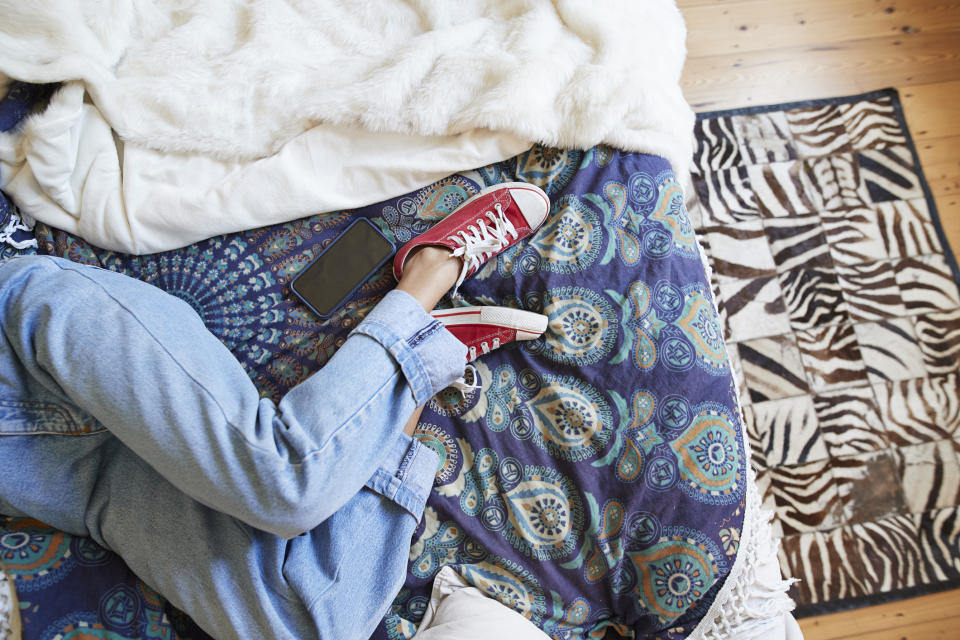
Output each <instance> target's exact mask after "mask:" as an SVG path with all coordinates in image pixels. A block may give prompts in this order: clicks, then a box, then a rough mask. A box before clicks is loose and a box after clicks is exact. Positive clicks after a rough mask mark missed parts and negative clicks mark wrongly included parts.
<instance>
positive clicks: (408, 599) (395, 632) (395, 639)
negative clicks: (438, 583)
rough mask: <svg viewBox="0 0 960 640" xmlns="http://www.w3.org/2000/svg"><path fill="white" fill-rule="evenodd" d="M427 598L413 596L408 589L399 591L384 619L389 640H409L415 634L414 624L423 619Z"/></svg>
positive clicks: (415, 627) (415, 626)
mask: <svg viewBox="0 0 960 640" xmlns="http://www.w3.org/2000/svg"><path fill="white" fill-rule="evenodd" d="M428 603H429V598H427V597H426V596H414V595H412V594H411V593H410V590H409V589H406V588H404V589H401V590H400V593H398V594H397V596H396V597H395V598H394V599H393V603H391V605H390V610H389V611H388V612H387V615H386V616H385V617H384V619H383V621H384V627H385V628H386V632H387V638H388V639H389V640H410V639H411V638H413V636H414V635H416V633H417V625H416V623H417V622H419V621H420V620H422V619H423V615H424V613H426V610H427V604H428Z"/></svg>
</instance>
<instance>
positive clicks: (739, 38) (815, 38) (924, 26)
mask: <svg viewBox="0 0 960 640" xmlns="http://www.w3.org/2000/svg"><path fill="white" fill-rule="evenodd" d="M683 15H684V18H685V19H686V22H687V28H688V31H689V32H690V33H691V34H705V33H709V34H710V35H709V37H690V38H688V39H687V52H688V55H689V56H690V57H698V56H704V55H718V54H725V53H745V52H749V51H759V50H765V49H782V48H786V47H804V46H822V45H832V44H835V43H838V42H850V41H853V40H866V39H871V38H882V37H886V36H891V35H901V36H907V35H913V34H916V33H919V32H931V31H956V30H957V29H960V1H958V0H951V1H948V2H945V1H944V0H806V1H805V2H803V3H797V2H794V1H792V0H741V1H740V2H737V3H730V2H727V3H723V4H718V3H710V4H701V5H698V6H688V7H687V8H685V9H683Z"/></svg>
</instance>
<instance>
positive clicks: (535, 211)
mask: <svg viewBox="0 0 960 640" xmlns="http://www.w3.org/2000/svg"><path fill="white" fill-rule="evenodd" d="M510 197H511V198H513V201H514V202H515V203H516V204H517V207H518V208H519V209H520V213H521V214H523V218H524V220H526V221H527V224H528V225H530V228H531V229H536V228H537V227H539V226H540V225H541V224H543V221H544V220H546V218H547V214H548V213H550V200H549V199H548V198H547V195H546V194H545V193H543V191H541V190H539V189H536V190H534V189H510Z"/></svg>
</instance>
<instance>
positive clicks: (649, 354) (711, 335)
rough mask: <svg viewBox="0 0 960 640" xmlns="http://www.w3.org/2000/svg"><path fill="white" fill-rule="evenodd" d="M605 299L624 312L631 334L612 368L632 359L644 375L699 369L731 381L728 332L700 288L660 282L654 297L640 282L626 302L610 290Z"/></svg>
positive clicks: (633, 287) (623, 297) (613, 360)
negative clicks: (658, 368)
mask: <svg viewBox="0 0 960 640" xmlns="http://www.w3.org/2000/svg"><path fill="white" fill-rule="evenodd" d="M606 294H607V295H608V296H610V297H611V298H612V299H613V300H614V301H615V302H616V303H617V304H618V305H619V306H620V309H621V314H622V320H621V322H622V324H623V326H624V328H625V331H626V333H627V335H626V336H625V337H626V339H625V340H624V342H623V345H622V346H621V348H620V352H619V353H617V355H615V356H614V358H613V359H612V360H611V361H610V363H611V364H618V363H620V362H622V361H623V360H625V359H626V358H627V357H628V356H632V359H633V363H634V365H635V366H636V367H637V368H638V369H640V370H646V369H652V368H653V367H655V366H656V365H657V364H660V365H662V367H663V368H665V369H666V370H667V371H669V372H673V373H684V372H687V371H689V370H690V369H692V368H693V367H694V366H700V367H701V368H702V369H703V370H705V371H706V372H707V373H709V374H711V375H714V376H726V375H728V373H729V364H728V361H727V351H726V347H725V345H724V341H723V329H722V327H721V325H720V319H719V317H718V316H717V312H716V310H715V309H714V306H713V302H712V299H711V297H710V295H709V294H708V293H706V292H705V288H704V285H702V284H701V283H695V284H691V285H688V286H686V287H684V288H683V289H682V290H681V289H678V288H677V287H675V286H674V285H672V284H670V283H668V282H660V283H658V284H657V286H656V288H655V289H654V291H653V293H651V289H650V287H649V286H648V285H647V284H646V283H644V282H642V281H637V282H634V283H633V284H632V285H630V288H629V290H628V294H627V295H626V296H622V295H620V294H619V293H617V292H616V291H613V290H611V289H608V290H607V291H606Z"/></svg>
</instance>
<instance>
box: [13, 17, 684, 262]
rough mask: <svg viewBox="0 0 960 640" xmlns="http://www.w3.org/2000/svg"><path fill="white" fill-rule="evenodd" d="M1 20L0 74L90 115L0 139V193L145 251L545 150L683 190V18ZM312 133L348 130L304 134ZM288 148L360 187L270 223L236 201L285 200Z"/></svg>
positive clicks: (284, 211) (96, 237) (310, 196)
mask: <svg viewBox="0 0 960 640" xmlns="http://www.w3.org/2000/svg"><path fill="white" fill-rule="evenodd" d="M0 15H3V16H4V19H3V21H2V23H0V72H4V73H6V74H8V75H10V76H11V77H13V78H17V79H20V80H25V81H29V82H52V81H75V82H76V83H77V85H76V86H78V87H81V88H82V89H83V90H85V91H86V94H87V96H88V102H89V104H87V105H86V106H83V105H82V104H81V103H80V101H82V100H83V96H82V93H78V91H79V90H74V89H69V88H68V89H67V90H66V92H67V93H71V92H72V93H71V95H69V96H68V95H61V96H60V98H61V100H62V104H61V105H60V107H61V109H60V110H59V112H58V115H56V116H48V115H47V114H44V115H41V116H40V117H39V119H38V120H37V121H36V122H34V124H33V125H32V128H30V129H29V131H30V136H29V137H28V136H25V135H23V134H15V135H13V136H3V137H2V139H0V162H2V163H3V166H0V187H2V188H4V189H5V190H6V191H7V192H8V193H10V195H12V196H13V198H14V200H15V201H17V203H18V204H19V205H20V206H21V209H22V210H23V212H24V213H26V214H27V215H29V216H32V217H34V218H37V219H40V220H43V221H45V222H50V223H51V224H55V225H58V226H64V225H66V228H68V229H70V230H76V231H77V232H78V233H80V234H81V235H83V236H84V237H85V238H86V239H87V240H89V241H90V242H92V243H94V244H97V245H100V246H105V247H109V248H114V249H118V250H123V251H128V252H132V253H143V252H152V251H159V250H162V249H170V248H174V247H176V246H182V245H185V244H189V243H190V242H193V241H195V240H196V239H197V238H198V235H199V236H207V235H214V234H216V233H223V232H226V231H232V230H237V229H239V228H249V226H251V225H252V226H260V225H261V224H268V223H270V222H278V221H280V220H279V219H278V218H277V217H275V216H282V217H284V218H285V219H287V220H289V219H294V218H297V217H301V216H304V215H308V214H311V213H317V212H320V211H329V210H336V209H340V208H349V207H354V206H360V205H361V204H370V203H373V202H377V201H380V200H384V199H386V198H389V197H393V196H398V195H401V194H402V193H405V192H407V191H410V190H412V189H414V188H417V187H419V186H424V185H426V184H428V183H429V182H432V181H433V180H435V179H437V177H440V176H442V175H448V174H450V173H455V172H457V171H462V170H466V169H471V168H474V167H476V166H480V165H483V164H488V163H489V162H493V161H496V160H500V159H504V158H506V157H509V156H510V155H513V154H515V153H517V152H518V151H520V150H522V148H523V147H527V146H529V145H530V144H531V143H532V142H542V143H545V144H549V145H557V146H564V147H581V148H585V147H590V146H594V145H596V144H599V143H608V144H610V145H612V146H615V147H618V148H621V149H625V150H628V151H638V152H643V153H650V154H654V155H660V156H664V157H666V158H667V159H669V160H670V161H671V163H672V164H673V166H674V168H675V169H676V171H677V172H678V174H680V175H682V174H683V173H684V172H685V171H686V167H687V162H688V159H689V158H690V156H691V153H692V123H693V113H692V111H691V110H690V108H689V106H688V105H687V104H686V102H685V101H684V99H683V96H682V94H681V92H680V88H679V78H680V72H681V70H682V67H683V61H684V54H685V49H684V46H685V45H684V38H685V28H684V24H683V20H682V18H681V16H680V13H679V11H678V10H677V9H676V7H675V5H674V3H673V1H672V0H644V1H643V2H634V1H632V0H553V1H550V0H368V1H367V2H362V3H349V2H337V1H336V0H325V1H315V0H310V1H307V0H248V1H247V2H228V1H226V0H155V1H149V0H110V1H104V2H98V3H77V2H74V1H73V0H56V1H47V2H29V1H25V0H0ZM64 118H66V120H64ZM317 125H323V126H324V127H332V129H328V131H332V132H333V133H331V134H330V135H326V134H325V135H316V134H311V135H308V136H306V137H304V136H305V133H306V132H311V131H314V132H315V131H316V130H315V127H316V126H317ZM345 132H346V133H345ZM400 136H412V137H400ZM464 136H466V138H465V137H464ZM347 138H349V139H350V140H351V141H360V140H361V139H363V141H360V142H356V143H351V144H348V145H346V146H345V147H344V146H343V144H342V143H343V141H344V139H347ZM403 141H406V142H410V143H412V147H408V148H412V149H414V150H415V152H414V153H409V154H406V155H407V157H406V158H405V157H404V156H405V154H404V149H403V145H402V144H401V142H403ZM291 145H293V146H294V147H302V148H301V149H300V151H301V155H300V156H299V157H297V158H296V159H295V161H296V164H297V166H298V170H299V171H300V172H301V174H303V176H302V177H303V178H304V179H306V178H310V177H313V178H319V179H320V180H326V182H325V183H323V184H322V186H323V189H322V191H323V193H324V194H330V193H332V192H331V191H330V188H335V187H336V186H338V185H345V186H342V187H341V189H340V191H334V192H333V197H330V198H327V199H323V198H316V195H317V194H316V192H319V191H321V189H320V187H319V186H318V187H317V188H316V189H315V190H314V191H313V192H311V191H310V190H308V189H305V190H303V191H298V197H296V198H293V199H291V200H290V201H287V202H284V203H282V204H281V205H277V206H274V207H273V208H272V209H271V208H270V204H269V203H268V198H267V197H251V196H250V195H249V193H248V194H245V195H236V194H234V193H233V192H232V191H231V190H229V189H226V188H225V185H231V186H232V185H236V184H240V183H242V184H243V185H245V186H247V187H248V192H263V193H265V194H270V193H271V185H276V184H281V185H282V184H283V183H284V180H283V176H284V175H288V170H291V167H290V165H289V164H285V162H286V161H280V162H273V163H266V164H264V163H263V162H261V161H262V160H263V159H265V158H273V157H274V156H275V155H276V154H278V153H284V152H286V153H287V154H288V157H291V155H295V154H291V152H290V149H291ZM111 146H113V147H115V150H113V151H112V150H111ZM371 150H374V151H382V152H383V153H384V155H385V156H387V160H388V161H387V162H386V163H380V162H377V159H376V158H377V154H376V153H369V154H368V155H366V156H364V155H362V154H363V153H367V152H369V151H371ZM172 154H181V155H172ZM391 154H392V155H391ZM318 158H319V159H322V162H319V163H316V162H314V161H315V160H316V159H318ZM400 161H403V162H400ZM217 163H224V164H217ZM371 163H372V164H371ZM158 164H162V165H163V166H162V167H160V169H161V170H159V171H157V165H158ZM179 165H183V166H189V168H184V169H181V170H178V168H177V167H178V166H179ZM198 167H201V168H202V169H203V171H199V172H198V171H197V168H198ZM277 167H282V169H283V171H282V174H280V173H278V172H277ZM264 169H266V170H264ZM383 169H386V170H388V171H390V170H396V171H397V172H404V175H402V176H401V175H400V173H397V174H395V176H394V177H393V178H387V179H386V180H381V179H380V178H379V177H378V176H379V175H380V174H381V170H383ZM318 173H320V174H322V175H320V176H318ZM158 175H159V176H162V178H163V180H165V181H167V182H166V183H159V182H157V181H156V177H157V176H158ZM181 184H183V185H185V186H187V187H188V188H187V189H185V190H184V191H183V193H180V194H179V195H177V194H171V193H169V190H171V189H176V188H178V187H180V186H181ZM298 184H299V182H298ZM344 194H348V195H349V196H350V197H349V198H347V199H346V200H345V199H344V198H342V197H341V196H342V195H344ZM358 194H362V195H363V197H362V198H360V197H359V195H358ZM299 196H304V197H302V198H301V197H299ZM344 202H346V204H345V205H344ZM264 208H267V209H268V210H267V211H264ZM178 209H180V210H181V211H183V212H186V213H178V211H177V210H178ZM185 225H186V226H185Z"/></svg>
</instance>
